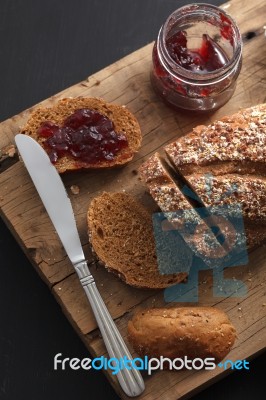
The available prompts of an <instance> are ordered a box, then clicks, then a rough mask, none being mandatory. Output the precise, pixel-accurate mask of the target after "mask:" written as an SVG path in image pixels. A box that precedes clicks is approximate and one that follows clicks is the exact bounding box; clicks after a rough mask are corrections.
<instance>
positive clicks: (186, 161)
mask: <svg viewBox="0 0 266 400" xmlns="http://www.w3.org/2000/svg"><path fill="white" fill-rule="evenodd" d="M165 151H166V153H167V154H168V156H169V157H170V158H171V159H172V161H173V163H174V164H175V166H176V167H178V169H179V171H180V172H181V173H182V174H183V175H184V176H187V175H191V174H194V173H195V174H198V173H201V174H205V173H211V174H212V175H224V174H228V173H237V174H253V175H255V174H256V175H263V176H266V163H265V160H266V103H265V104H260V105H257V106H254V107H251V108H248V109H243V110H241V111H239V112H238V113H235V114H233V115H232V116H230V117H224V118H222V119H221V120H219V121H215V122H213V123H211V124H210V125H208V126H204V125H200V126H197V127H196V128H194V129H193V131H192V132H191V133H189V134H187V135H185V136H182V137H180V138H178V139H177V140H176V141H175V142H173V143H170V144H168V145H167V146H166V147H165Z"/></svg>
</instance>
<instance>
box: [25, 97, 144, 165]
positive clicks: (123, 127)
mask: <svg viewBox="0 0 266 400" xmlns="http://www.w3.org/2000/svg"><path fill="white" fill-rule="evenodd" d="M77 110H89V111H90V110H93V111H96V112H97V113H99V114H100V116H101V117H103V118H105V120H104V121H103V122H101V123H102V124H103V125H104V126H103V129H102V130H101V134H98V131H97V129H98V127H99V126H100V127H101V125H97V124H98V122H97V121H99V119H98V114H97V118H96V122H94V121H93V122H91V121H89V122H88V127H89V129H87V130H86V131H85V129H84V126H83V125H82V124H81V127H79V128H78V129H76V127H75V128H73V129H74V134H73V133H72V132H71V133H70V134H69V131H68V133H67V135H68V137H67V143H66V140H65V139H64V141H63V142H62V143H61V141H62V140H63V139H62V134H60V137H59V138H57V139H56V140H57V147H58V148H59V146H60V154H56V155H54V154H52V153H53V151H54V150H53V149H54V147H52V148H51V144H50V145H49V147H47V146H48V145H47V140H50V137H49V138H48V139H47V138H45V137H43V136H42V135H41V134H40V132H41V128H42V127H43V124H47V123H48V124H50V125H52V130H53V129H54V125H56V127H59V128H60V127H61V128H62V126H64V124H65V123H66V121H69V118H71V117H72V118H73V115H74V113H75V112H76V111H77ZM86 123H87V122H86ZM75 124H76V121H75V123H74V124H73V123H72V125H71V126H72V127H74V126H75ZM99 124H100V123H99ZM110 124H113V130H112V133H111V134H110V135H109V136H110V137H109V136H108V139H106V140H105V137H106V135H107V133H108V132H109V131H110V129H111V128H110ZM107 125H108V128H107ZM88 131H89V132H90V133H91V138H89V139H90V141H88V140H89V139H88V136H90V135H88ZM106 132H107V133H106ZM21 133H24V134H26V135H29V136H31V137H32V138H33V139H35V140H37V141H38V142H39V143H40V144H41V145H42V146H43V147H44V149H45V150H46V151H47V152H48V154H49V155H50V158H51V161H52V162H54V165H55V167H56V168H57V170H58V172H59V173H63V172H66V171H73V170H80V169H84V168H86V169H87V168H110V167H115V166H120V165H123V164H125V163H127V162H129V161H130V160H131V159H132V157H133V156H134V154H135V153H136V152H137V151H138V149H139V147H140V144H141V139H142V137H141V131H140V126H139V124H138V122H137V120H136V118H135V117H134V115H133V114H132V113H131V112H130V111H129V110H127V109H126V107H124V106H119V105H115V104H110V103H107V102H105V101H104V100H103V99H99V98H83V97H77V98H65V99H62V100H59V101H58V102H57V103H55V104H54V105H53V106H52V107H49V108H48V107H39V108H37V109H36V110H35V111H33V113H32V114H31V115H30V117H29V119H28V122H27V123H26V125H25V126H24V127H23V128H22V129H21ZM49 134H50V132H49ZM114 136H115V138H116V140H117V141H118V142H119V141H121V139H123V141H124V142H123V143H124V147H123V148H121V149H120V148H119V149H118V150H117V149H113V148H112V149H109V146H110V143H111V142H112V140H113V137H114ZM52 137H53V135H52ZM69 138H70V139H69ZM69 140H70V143H71V146H72V148H71V152H70V151H69ZM59 142H60V143H59ZM49 143H50V142H49ZM111 144H112V143H111ZM52 146H54V143H52ZM77 146H78V150H77V149H76V147H77ZM93 146H95V147H96V146H97V149H99V150H97V151H98V154H97V155H95V160H94V159H93V158H92V157H89V158H88V157H87V159H86V158H84V157H83V158H81V157H80V156H81V154H83V153H82V152H84V151H85V150H86V151H88V154H89V155H90V154H92V152H93V151H95V149H94V148H93ZM61 148H62V150H61ZM113 151H115V154H113V153H112V152H113ZM99 152H101V154H100V155H101V158H99V159H98V158H97V157H99ZM57 157H58V158H57ZM53 158H54V159H53Z"/></svg>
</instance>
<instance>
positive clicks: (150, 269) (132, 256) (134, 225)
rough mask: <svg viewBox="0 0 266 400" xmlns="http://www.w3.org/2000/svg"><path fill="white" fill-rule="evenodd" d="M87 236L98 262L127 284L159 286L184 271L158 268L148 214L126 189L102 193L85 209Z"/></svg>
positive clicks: (172, 281) (173, 280) (175, 280)
mask: <svg viewBox="0 0 266 400" xmlns="http://www.w3.org/2000/svg"><path fill="white" fill-rule="evenodd" d="M88 228H89V239H90V243H91V245H92V248H93V249H94V252H95V253H96V255H97V257H98V259H99V260H100V261H101V263H102V264H103V265H104V266H105V267H106V268H107V269H108V270H109V271H112V272H114V273H116V274H117V275H118V276H119V277H120V278H121V279H122V280H124V281H125V282H126V283H127V284H129V285H131V286H136V287H139V288H149V289H162V288H165V287H168V286H171V285H173V284H175V283H179V282H181V281H183V280H184V279H185V278H186V277H187V273H185V272H181V273H177V274H165V275H163V274H161V273H160V271H159V270H158V265H157V257H156V250H155V242H154V236H153V226H152V219H151V215H150V214H149V213H148V211H147V210H146V209H145V208H144V207H143V206H142V205H141V204H140V203H138V202H137V201H136V200H135V199H134V198H133V197H132V196H130V195H129V194H126V193H106V192H104V193H102V194H101V195H100V196H98V197H96V198H94V199H93V200H92V202H91V204H90V207H89V210H88Z"/></svg>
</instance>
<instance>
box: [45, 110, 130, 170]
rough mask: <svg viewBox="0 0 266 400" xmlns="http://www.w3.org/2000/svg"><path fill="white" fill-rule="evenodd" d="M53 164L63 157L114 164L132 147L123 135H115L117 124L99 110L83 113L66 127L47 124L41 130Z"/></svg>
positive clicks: (78, 112)
mask: <svg viewBox="0 0 266 400" xmlns="http://www.w3.org/2000/svg"><path fill="white" fill-rule="evenodd" d="M38 136H39V137H40V138H44V139H45V140H44V142H43V145H44V147H45V149H46V151H47V153H48V155H49V157H50V160H51V162H52V163H56V161H57V160H58V159H59V158H60V157H63V156H67V157H69V156H70V157H72V158H73V159H74V160H77V161H82V162H86V163H90V164H97V163H100V162H105V161H106V162H108V161H110V160H113V159H114V158H115V157H116V155H117V153H119V152H120V151H121V150H122V149H124V148H127V147H128V140H127V138H126V136H125V134H124V133H123V132H119V133H118V132H115V128H114V124H113V122H112V121H111V120H110V119H109V118H108V117H106V116H105V115H103V114H101V113H99V112H98V111H96V110H90V109H86V108H83V109H79V110H76V111H75V112H74V113H73V114H71V115H70V116H69V117H67V118H66V119H65V120H64V122H63V124H62V125H57V124H55V123H53V122H51V121H45V122H43V123H42V124H41V126H40V127H39V129H38Z"/></svg>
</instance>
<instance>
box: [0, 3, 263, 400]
mask: <svg viewBox="0 0 266 400" xmlns="http://www.w3.org/2000/svg"><path fill="white" fill-rule="evenodd" d="M185 3H189V2H185V1H171V0H75V1H71V0H64V1H63V0H61V1H56V0H43V1H40V0H0V119H1V121H3V120H5V119H6V118H8V117H11V116H13V115H15V114H17V113H19V112H21V111H23V110H24V109H26V108H28V107H30V106H32V105H34V104H35V103H37V102H39V101H41V100H43V99H45V98H47V97H50V96H51V95H53V94H55V93H57V92H58V91H60V90H62V89H65V88H66V87H68V86H71V85H73V84H75V83H77V82H79V81H81V80H83V79H85V78H86V77H88V76H89V75H91V74H92V73H94V72H97V71H98V70H100V69H102V68H104V67H106V66H107V65H109V64H111V63H112V62H114V61H117V60H118V59H120V58H121V57H123V56H125V55H127V54H129V53H131V52H132V51H134V50H136V49H138V48H140V47H142V46H144V45H146V44H147V43H149V42H151V41H152V40H154V39H155V38H156V36H157V33H158V30H159V28H160V26H161V24H162V23H163V22H164V20H165V19H166V17H167V16H168V15H169V14H170V13H171V12H172V11H174V10H175V9H176V8H178V7H179V6H181V5H183V4H185ZM211 3H212V4H217V5H219V4H221V2H219V1H211ZM0 268H1V275H0V277H1V278H0V399H1V400H2V399H3V400H20V399H22V400H23V399H28V400H31V399H38V400H48V399H49V400H54V399H64V400H70V399H71V400H72V399H73V398H77V399H93V398H95V399H117V398H118V397H117V395H116V394H115V392H114V391H113V389H112V387H111V386H110V384H109V383H108V381H107V379H106V378H105V376H104V375H103V373H101V372H93V371H92V370H90V371H88V372H85V371H83V372H79V371H71V370H68V371H61V372H60V371H53V358H54V356H55V354H57V353H63V355H64V356H65V357H78V358H80V359H82V358H84V357H89V356H90V355H89V354H88V351H87V349H86V348H85V347H84V346H83V344H82V342H81V341H80V339H79V337H78V336H77V334H76V333H75V332H74V331H73V329H72V327H71V326H70V324H69V323H68V321H67V319H66V318H65V316H64V315H63V313H62V311H61V309H60V307H59V306H58V304H57V302H56V301H55V299H54V298H53V296H52V295H51V293H50V292H49V289H48V288H47V287H46V286H45V284H44V283H43V282H42V281H41V279H40V278H39V276H38V275H37V273H36V272H35V271H34V269H33V267H32V266H31V264H30V263H29V261H28V260H27V259H26V257H25V255H24V254H23V253H22V251H21V250H20V248H19V246H18V245H17V243H16V242H15V240H14V238H13V237H12V235H11V234H10V233H9V231H8V229H7V228H6V227H5V225H4V223H3V222H2V221H1V220H0ZM265 361H266V357H265V354H264V355H260V356H258V357H256V358H255V359H254V360H253V361H252V363H251V368H250V371H237V372H235V373H234V374H231V375H230V376H228V377H226V378H224V379H223V380H222V381H220V382H218V383H216V384H214V385H212V386H211V387H209V388H207V389H206V390H205V391H203V392H201V393H200V394H198V395H195V397H194V398H193V399H194V400H203V399H204V400H209V399H214V398H215V399H216V400H221V399H224V398H225V397H226V398H227V399H229V400H230V399H234V400H238V399H241V400H245V399H250V398H253V399H258V398H260V397H261V396H260V395H259V393H263V389H264V382H263V380H262V376H263V375H264V376H265V372H264V371H265Z"/></svg>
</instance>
